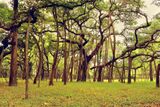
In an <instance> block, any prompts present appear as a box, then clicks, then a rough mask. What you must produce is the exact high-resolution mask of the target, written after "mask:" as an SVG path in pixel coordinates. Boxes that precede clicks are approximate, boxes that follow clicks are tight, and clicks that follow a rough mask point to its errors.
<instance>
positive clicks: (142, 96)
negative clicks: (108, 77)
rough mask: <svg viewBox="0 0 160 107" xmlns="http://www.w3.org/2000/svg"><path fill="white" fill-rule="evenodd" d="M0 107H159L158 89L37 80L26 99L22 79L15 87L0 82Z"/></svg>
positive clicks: (147, 84) (150, 85)
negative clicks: (51, 84)
mask: <svg viewBox="0 0 160 107" xmlns="http://www.w3.org/2000/svg"><path fill="white" fill-rule="evenodd" d="M0 107H160V88H156V87H155V83H154V82H149V81H148V82H137V83H132V84H130V85H129V84H127V83H126V84H122V83H118V82H116V83H106V82H104V83H92V82H86V83H82V82H79V83H77V82H72V83H68V84H67V85H66V86H64V85H63V83H62V82H55V85H54V86H48V82H47V81H44V82H41V85H40V87H39V88H38V86H37V85H33V84H32V82H31V81H30V84H29V99H27V100H26V99H24V82H22V81H21V82H19V84H18V86H17V87H8V86H7V84H6V83H4V82H3V83H2V82H1V83H0Z"/></svg>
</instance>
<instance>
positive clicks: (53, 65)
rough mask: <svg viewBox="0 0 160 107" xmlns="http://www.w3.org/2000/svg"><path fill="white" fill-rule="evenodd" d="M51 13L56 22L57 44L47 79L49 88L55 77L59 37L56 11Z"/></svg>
mask: <svg viewBox="0 0 160 107" xmlns="http://www.w3.org/2000/svg"><path fill="white" fill-rule="evenodd" d="M52 12H53V17H54V19H55V21H56V32H57V44H56V52H55V54H54V58H53V64H52V72H51V74H50V78H49V86H52V85H53V79H54V77H55V76H57V75H56V69H57V68H56V67H57V60H58V52H59V35H60V32H59V28H58V20H57V11H56V9H53V10H52Z"/></svg>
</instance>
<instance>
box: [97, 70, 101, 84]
mask: <svg viewBox="0 0 160 107" xmlns="http://www.w3.org/2000/svg"><path fill="white" fill-rule="evenodd" d="M97 81H98V82H102V67H100V68H98V78H97Z"/></svg>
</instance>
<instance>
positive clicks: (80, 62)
mask: <svg viewBox="0 0 160 107" xmlns="http://www.w3.org/2000/svg"><path fill="white" fill-rule="evenodd" d="M80 43H81V48H80V52H79V64H78V75H77V81H81V78H82V68H81V67H82V54H83V49H82V39H81V38H80Z"/></svg>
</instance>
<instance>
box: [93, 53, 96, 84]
mask: <svg viewBox="0 0 160 107" xmlns="http://www.w3.org/2000/svg"><path fill="white" fill-rule="evenodd" d="M96 59H97V56H95V57H94V66H96ZM96 78H97V70H96V69H94V75H93V82H95V81H96Z"/></svg>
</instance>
